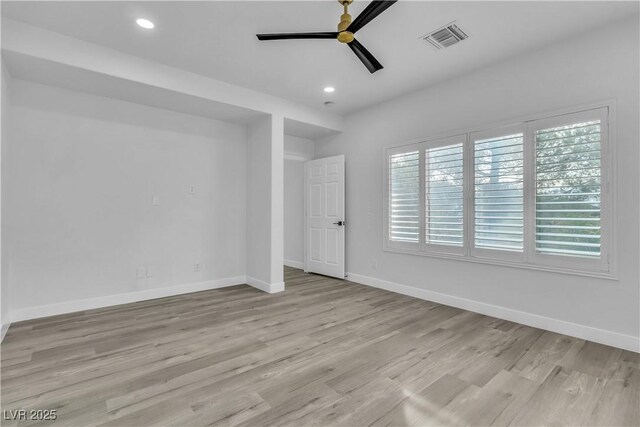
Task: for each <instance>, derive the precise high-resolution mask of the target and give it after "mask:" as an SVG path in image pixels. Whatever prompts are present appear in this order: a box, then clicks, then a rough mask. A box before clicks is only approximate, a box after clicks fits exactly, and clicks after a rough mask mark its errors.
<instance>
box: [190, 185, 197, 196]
mask: <svg viewBox="0 0 640 427" xmlns="http://www.w3.org/2000/svg"><path fill="white" fill-rule="evenodd" d="M189 194H196V186H195V185H193V184H191V185H190V186H189Z"/></svg>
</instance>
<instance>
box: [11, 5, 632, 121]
mask: <svg viewBox="0 0 640 427" xmlns="http://www.w3.org/2000/svg"><path fill="white" fill-rule="evenodd" d="M366 4H367V2H364V1H360V0H356V1H354V3H353V4H352V6H351V9H350V10H351V14H352V16H353V17H354V18H355V16H357V14H358V13H359V12H360V11H361V10H362V9H363V8H364V7H365V6H366ZM637 13H638V3H637V2H609V1H602V2H595V1H585V2H582V1H569V2H561V1H553V2H551V1H547V2H484V1H475V2H453V1H447V2H419V1H407V0H404V1H402V0H401V1H399V2H398V3H397V4H395V5H393V6H392V7H390V8H389V9H388V10H387V11H386V12H384V13H383V14H382V15H380V16H379V17H378V18H376V20H374V21H373V22H372V23H370V24H369V25H367V26H366V27H365V28H363V29H362V30H361V31H360V32H359V33H358V34H357V37H358V39H359V40H360V42H361V43H362V44H364V45H365V46H366V47H367V48H368V49H369V50H370V51H371V52H372V53H373V54H374V55H375V56H376V57H377V58H378V59H379V60H380V62H381V63H382V64H383V65H384V66H385V68H384V69H383V70H381V71H379V72H377V73H376V74H373V75H371V74H369V72H368V71H367V70H366V69H365V68H364V66H363V65H362V64H361V63H360V62H359V61H358V60H357V58H356V57H355V55H353V53H352V52H351V50H350V49H349V48H348V47H347V46H344V45H341V44H340V43H338V42H337V41H332V40H299V41H298V40H296V41H273V42H260V41H258V40H257V39H256V37H255V34H256V33H262V32H297V31H334V30H335V27H336V25H337V23H338V20H339V16H340V14H341V6H340V5H339V4H338V3H337V2H336V1H335V0H326V1H286V2H272V1H258V2H254V1H228V2H221V1H212V2H179V1H174V2H153V1H142V2H115V1H113V2H110V1H80V2H54V1H46V2H2V15H4V16H7V17H10V18H12V19H15V20H18V21H22V22H25V23H28V24H32V25H36V26H39V27H43V28H46V29H48V30H52V31H56V32H59V33H62V34H65V35H69V36H72V37H75V38H78V39H81V40H85V41H89V42H93V43H96V44H100V45H104V46H107V47H111V48H113V49H117V50H120V51H123V52H126V53H130V54H134V55H137V56H140V57H143V58H146V59H150V60H154V61H157V62H160V63H164V64H167V65H171V66H174V67H178V68H182V69H185V70H188V71H192V72H196V73H199V74H203V75H205V76H208V77H212V78H215V79H218V80H222V81H226V82H229V83H232V84H236V85H239V86H244V87H247V88H251V89H255V90H259V91H262V92H266V93H269V94H272V95H276V96H280V97H282V98H286V99H290V100H293V101H298V102H301V103H304V104H307V105H309V106H312V107H316V108H324V107H323V103H324V101H327V100H331V101H334V102H335V105H334V106H333V107H331V109H332V111H334V112H336V113H346V112H349V111H354V110H357V109H361V108H364V107H366V106H369V105H371V104H374V103H376V102H379V101H381V100H383V99H389V98H393V97H395V96H398V95H400V94H403V93H406V92H410V91H412V90H415V89H418V88H422V87H426V86H428V85H431V84H434V83H436V82H439V81H442V80H446V79H448V78H451V77H452V76H455V75H460V74H463V73H465V72H469V71H471V70H473V69H476V68H479V67H483V66H487V65H490V64H492V63H495V62H498V61H501V60H503V59H505V58H508V57H510V56H514V55H519V54H524V53H526V52H527V51H530V50H533V49H536V48H538V47H540V46H543V45H546V44H549V43H554V42H556V41H559V40H562V39H563V38H566V37H571V36H574V35H579V34H581V33H584V32H587V31H590V30H591V29H593V28H594V27H597V26H601V25H605V24H607V23H610V22H613V21H616V20H619V19H622V18H624V17H631V16H633V15H635V14H637ZM137 17H146V18H148V19H150V20H152V21H154V22H155V24H156V28H155V29H154V30H151V31H148V30H143V29H141V28H139V27H137V26H136V25H135V23H134V21H135V18H137ZM454 20H455V21H456V23H457V24H458V25H459V26H460V27H461V28H462V29H463V30H464V31H466V32H467V33H468V34H469V36H470V37H469V39H468V40H466V41H464V42H463V43H460V44H458V45H456V46H453V47H452V48H450V49H447V50H441V51H438V50H436V49H435V48H433V47H431V46H430V45H428V44H426V43H425V42H423V41H421V40H420V38H419V37H420V36H421V35H423V34H425V33H427V32H430V31H431V30H434V29H436V28H438V27H440V26H442V25H445V24H447V23H449V22H451V21H454ZM327 85H331V86H335V88H336V92H335V93H333V94H330V95H328V94H325V93H323V91H322V88H323V87H324V86H327Z"/></svg>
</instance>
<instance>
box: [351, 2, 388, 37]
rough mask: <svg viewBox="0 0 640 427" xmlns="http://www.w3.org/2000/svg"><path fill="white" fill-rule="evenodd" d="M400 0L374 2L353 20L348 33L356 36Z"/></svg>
mask: <svg viewBox="0 0 640 427" xmlns="http://www.w3.org/2000/svg"><path fill="white" fill-rule="evenodd" d="M396 1H398V0H374V1H372V2H371V3H369V5H368V6H367V7H365V9H364V10H363V11H362V12H361V13H360V15H358V17H357V18H356V19H354V20H353V22H352V23H351V25H349V28H347V31H350V32H352V33H354V34H355V32H356V31H358V30H359V29H360V28H362V27H364V26H365V25H367V24H368V23H369V22H371V21H373V20H374V19H375V18H376V17H377V16H378V15H380V14H381V13H382V12H384V11H385V10H387V9H388V8H389V7H391V6H392V5H393V4H394V3H395V2H396Z"/></svg>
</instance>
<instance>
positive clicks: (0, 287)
mask: <svg viewBox="0 0 640 427" xmlns="http://www.w3.org/2000/svg"><path fill="white" fill-rule="evenodd" d="M0 68H1V72H2V77H1V80H2V87H1V89H0V98H1V100H2V105H1V106H0V109H1V112H2V118H1V122H0V138H1V141H0V145H1V149H0V152H1V153H2V154H0V163H2V162H6V154H7V148H8V144H9V141H8V140H7V136H8V134H9V132H8V129H7V126H8V124H9V93H8V92H9V80H10V77H9V73H8V71H7V69H6V68H5V66H4V63H2V64H1V65H0ZM6 173H7V168H6V167H1V166H0V175H6ZM0 179H1V183H0V200H1V199H2V197H5V196H6V193H7V192H6V190H5V189H6V187H7V180H6V178H5V177H4V176H3V177H2V178H0ZM5 211H6V204H5V203H2V202H0V212H1V215H0V229H1V231H0V248H1V249H0V259H1V262H0V323H1V324H2V327H1V329H0V341H1V340H2V339H3V338H4V335H5V334H6V332H7V329H9V324H10V323H11V317H10V316H9V314H10V313H9V277H8V272H9V269H8V268H7V267H8V256H7V254H8V251H7V248H8V247H7V244H6V241H7V232H6V231H7V230H6V221H5V213H4V212H5Z"/></svg>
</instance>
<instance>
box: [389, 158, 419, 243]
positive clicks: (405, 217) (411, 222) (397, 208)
mask: <svg viewBox="0 0 640 427" xmlns="http://www.w3.org/2000/svg"><path fill="white" fill-rule="evenodd" d="M388 167H389V236H388V238H389V240H390V241H391V242H395V243H415V244H418V242H419V237H420V236H419V234H420V156H419V151H417V150H415V151H408V152H400V153H397V154H391V155H390V156H389V166H388ZM398 246H401V245H398Z"/></svg>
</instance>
